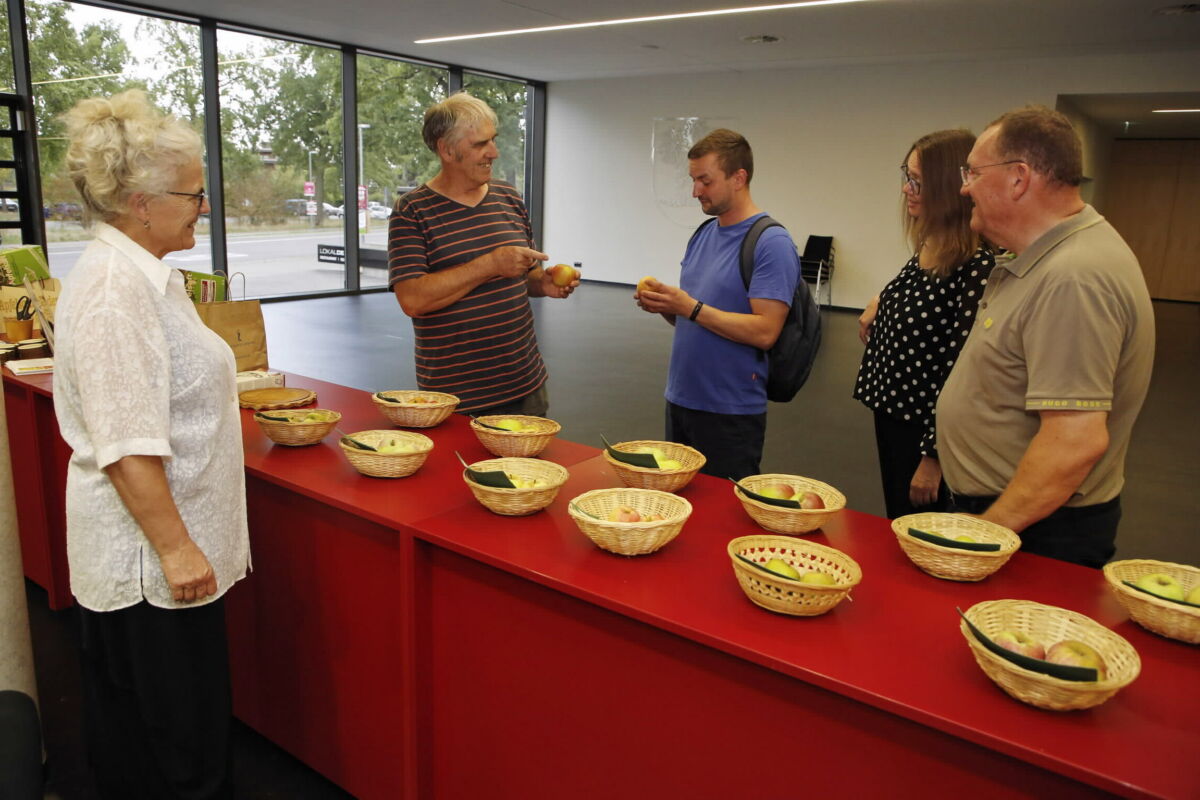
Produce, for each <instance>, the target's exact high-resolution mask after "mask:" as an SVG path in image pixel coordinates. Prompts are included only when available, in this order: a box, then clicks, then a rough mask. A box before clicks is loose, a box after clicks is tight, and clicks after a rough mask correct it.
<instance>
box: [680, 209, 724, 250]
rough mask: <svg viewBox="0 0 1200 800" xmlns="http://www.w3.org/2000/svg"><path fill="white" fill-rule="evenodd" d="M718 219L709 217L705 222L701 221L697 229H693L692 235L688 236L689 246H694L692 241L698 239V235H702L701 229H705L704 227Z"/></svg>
mask: <svg viewBox="0 0 1200 800" xmlns="http://www.w3.org/2000/svg"><path fill="white" fill-rule="evenodd" d="M716 221H717V218H716V217H709V218H708V219H706V220H704V222H701V223H700V224H699V225H697V226H696V230H694V231H692V235H691V236H689V237H688V243H687V247H691V246H692V242H694V241H696V237H697V236H699V235H700V231H702V230H704V227H705V226H706V225H709V224H710V223H713V222H716ZM687 247H685V248H684V249H685V250H686V249H687Z"/></svg>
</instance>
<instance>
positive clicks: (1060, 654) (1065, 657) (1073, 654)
mask: <svg viewBox="0 0 1200 800" xmlns="http://www.w3.org/2000/svg"><path fill="white" fill-rule="evenodd" d="M1046 660H1047V661H1049V662H1050V663H1052V664H1064V665H1066V666H1068V667H1091V668H1092V669H1094V670H1096V679H1097V680H1101V681H1102V680H1104V675H1105V670H1104V659H1103V658H1102V657H1101V656H1100V654H1099V653H1097V652H1096V651H1095V649H1093V648H1092V647H1091V646H1090V645H1086V644H1084V643H1083V642H1077V641H1075V640H1074V639H1065V640H1063V641H1061V642H1059V643H1058V644H1056V645H1054V646H1053V647H1051V648H1050V649H1049V650H1047V651H1046Z"/></svg>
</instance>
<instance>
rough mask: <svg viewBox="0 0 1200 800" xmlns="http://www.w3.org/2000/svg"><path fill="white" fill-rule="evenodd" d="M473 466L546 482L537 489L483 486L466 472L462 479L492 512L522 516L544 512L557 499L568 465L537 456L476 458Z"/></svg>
mask: <svg viewBox="0 0 1200 800" xmlns="http://www.w3.org/2000/svg"><path fill="white" fill-rule="evenodd" d="M471 469H473V470H476V471H479V472H487V471H488V470H499V471H500V472H508V473H512V474H513V475H516V476H517V477H518V478H526V479H528V478H540V479H541V480H544V481H545V482H546V485H545V486H544V487H540V488H537V489H498V488H495V487H492V486H484V485H482V484H479V483H476V482H475V481H473V480H471V479H470V478H469V477H467V473H466V471H465V470H464V471H463V480H464V481H466V483H467V486H469V487H470V488H471V492H472V493H473V494H474V495H475V499H476V500H478V501H479V502H480V503H482V504H483V505H484V506H485V507H486V508H487V509H488V510H489V511H494V512H496V513H497V514H503V515H505V516H508V517H523V516H525V515H526V514H533V513H535V512H538V511H541V510H542V509H543V508H545V507H546V506H548V505H550V504H551V503H553V502H554V498H555V497H556V496H557V495H558V490H559V489H561V488H562V485H563V484H564V483H566V482H567V477H568V475H569V473H568V472H567V468H566V467H563V466H560V465H558V464H555V463H554V462H553V461H542V460H541V459H537V458H493V459H490V460H488V461H477V462H476V463H474V464H472V465H471Z"/></svg>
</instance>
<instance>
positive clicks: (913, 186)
mask: <svg viewBox="0 0 1200 800" xmlns="http://www.w3.org/2000/svg"><path fill="white" fill-rule="evenodd" d="M900 177H901V181H900V188H901V189H903V188H904V187H905V186H907V187H908V191H910V192H912V196H913V197H918V196H920V194H921V179H920V178H914V177H913V176H912V175H910V174H909V172H908V165H907V164H901V165H900Z"/></svg>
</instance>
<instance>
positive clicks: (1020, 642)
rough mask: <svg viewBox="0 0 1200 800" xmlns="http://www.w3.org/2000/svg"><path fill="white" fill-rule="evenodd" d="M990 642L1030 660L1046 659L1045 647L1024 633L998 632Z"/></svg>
mask: <svg viewBox="0 0 1200 800" xmlns="http://www.w3.org/2000/svg"><path fill="white" fill-rule="evenodd" d="M992 641H993V642H995V643H996V644H998V645H1000V646H1001V647H1003V648H1004V649H1005V650H1011V651H1013V652H1014V653H1019V654H1020V655H1023V656H1029V657H1030V658H1037V659H1043V658H1045V657H1046V647H1045V645H1043V644H1042V643H1041V642H1039V641H1038V640H1037V639H1035V638H1033V637H1032V636H1030V635H1029V634H1028V633H1025V632H1024V631H1013V630H1006V631H1000V632H999V633H997V634H996V635H995V636H993V637H992Z"/></svg>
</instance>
